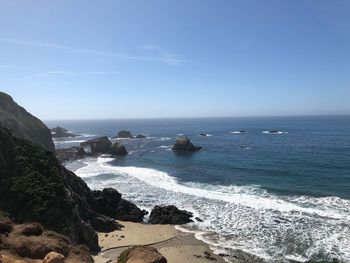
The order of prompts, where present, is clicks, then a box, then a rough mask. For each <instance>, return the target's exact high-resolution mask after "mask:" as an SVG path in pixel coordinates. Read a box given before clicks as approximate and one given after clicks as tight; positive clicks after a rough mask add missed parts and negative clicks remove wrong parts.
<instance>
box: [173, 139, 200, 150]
mask: <svg viewBox="0 0 350 263" xmlns="http://www.w3.org/2000/svg"><path fill="white" fill-rule="evenodd" d="M172 149H173V150H174V151H184V152H195V151H198V150H200V149H202V147H200V146H194V145H193V143H191V141H190V139H189V138H187V136H185V137H179V138H177V139H176V142H175V144H174V145H173V147H172Z"/></svg>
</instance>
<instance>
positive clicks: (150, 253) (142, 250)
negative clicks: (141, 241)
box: [118, 246, 167, 263]
mask: <svg viewBox="0 0 350 263" xmlns="http://www.w3.org/2000/svg"><path fill="white" fill-rule="evenodd" d="M118 263H167V260H166V258H165V257H163V256H162V255H161V254H160V253H159V252H158V251H157V249H155V248H153V247H149V246H133V247H131V248H129V249H127V250H124V251H123V252H122V253H121V255H120V256H119V258H118Z"/></svg>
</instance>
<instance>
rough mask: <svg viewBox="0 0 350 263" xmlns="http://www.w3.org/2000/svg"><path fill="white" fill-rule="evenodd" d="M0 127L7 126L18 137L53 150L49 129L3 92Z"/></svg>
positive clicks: (0, 103) (0, 104) (0, 99)
mask: <svg viewBox="0 0 350 263" xmlns="http://www.w3.org/2000/svg"><path fill="white" fill-rule="evenodd" d="M0 127H4V128H7V129H8V130H10V131H11V132H12V134H13V135H14V136H16V137H18V138H24V139H29V140H31V141H32V142H35V143H37V144H39V145H41V146H43V147H44V148H45V149H46V150H49V151H51V152H55V145H54V143H53V141H52V137H51V131H50V129H49V128H47V126H46V125H45V124H44V123H43V122H42V121H41V120H39V119H38V118H36V117H34V116H33V115H31V114H30V113H28V112H27V111H26V110H25V109H24V108H22V107H21V106H19V105H18V104H17V103H16V102H14V100H13V99H12V98H11V96H9V95H7V94H6V93H4V92H0Z"/></svg>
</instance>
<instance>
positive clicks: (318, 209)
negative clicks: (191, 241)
mask: <svg viewBox="0 0 350 263" xmlns="http://www.w3.org/2000/svg"><path fill="white" fill-rule="evenodd" d="M112 160H114V159H112V158H101V157H100V158H98V159H97V161H87V162H86V166H85V167H82V168H80V169H78V170H77V171H76V173H77V174H78V175H79V176H81V177H83V178H84V180H86V181H87V182H88V184H89V185H90V186H91V187H92V188H103V187H107V186H108V187H116V188H117V189H118V190H119V191H121V192H122V194H123V195H124V196H126V198H128V199H131V200H132V201H134V202H135V203H136V204H138V205H140V206H142V207H148V209H150V208H151V207H152V206H153V205H154V204H175V205H177V206H178V207H179V208H183V209H187V210H190V211H192V212H193V213H194V214H195V216H198V217H200V218H202V219H204V222H200V223H199V222H197V223H193V224H189V225H185V226H183V227H184V228H186V229H188V230H190V231H195V232H196V233H201V234H200V236H201V238H202V239H203V240H205V241H206V242H208V243H211V244H212V245H213V246H215V247H217V248H219V249H220V248H223V249H228V250H230V251H232V249H240V250H243V251H245V252H247V253H251V254H255V255H257V256H260V257H262V258H265V259H270V260H271V261H278V262H281V259H287V258H294V259H304V258H306V259H310V258H313V257H316V258H317V257H318V256H322V257H323V258H324V257H327V258H332V257H339V258H342V259H344V260H350V238H349V237H348V232H347V231H349V228H350V201H349V200H344V199H341V198H338V197H323V198H314V197H310V196H297V197H296V196H294V197H293V196H292V197H282V196H277V195H272V194H269V193H268V192H267V191H266V190H264V189H261V188H260V187H259V186H256V185H246V186H237V185H228V186H225V185H211V184H205V183H194V182H188V183H182V182H179V181H178V180H177V179H176V178H175V177H172V176H170V175H169V174H168V173H166V172H163V171H159V170H156V169H150V168H142V167H134V166H127V167H119V166H113V165H112V164H111V163H109V162H110V161H112ZM101 174H109V175H110V176H105V177H103V179H102V178H101V177H98V176H100V175H101ZM140 186H141V187H140ZM291 242H292V245H291ZM300 251H302V252H300Z"/></svg>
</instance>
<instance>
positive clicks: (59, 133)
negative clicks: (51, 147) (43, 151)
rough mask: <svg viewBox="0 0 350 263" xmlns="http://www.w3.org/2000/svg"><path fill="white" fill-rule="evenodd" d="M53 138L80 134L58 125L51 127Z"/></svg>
mask: <svg viewBox="0 0 350 263" xmlns="http://www.w3.org/2000/svg"><path fill="white" fill-rule="evenodd" d="M51 134H52V137H53V138H65V137H76V136H78V135H76V134H73V133H70V132H69V131H68V130H67V129H65V128H62V127H59V126H57V127H56V128H52V129H51Z"/></svg>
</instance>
